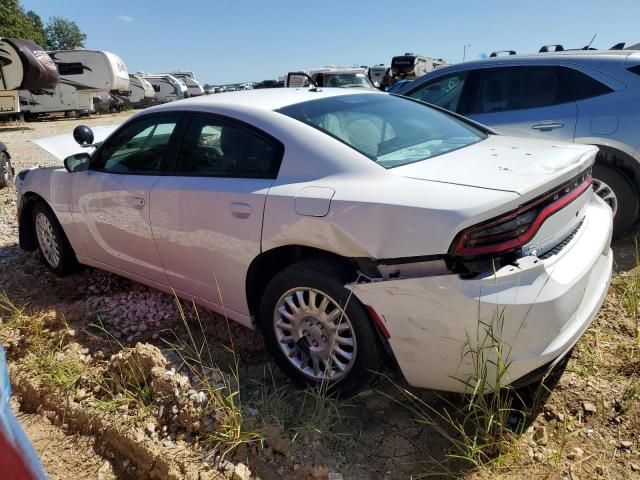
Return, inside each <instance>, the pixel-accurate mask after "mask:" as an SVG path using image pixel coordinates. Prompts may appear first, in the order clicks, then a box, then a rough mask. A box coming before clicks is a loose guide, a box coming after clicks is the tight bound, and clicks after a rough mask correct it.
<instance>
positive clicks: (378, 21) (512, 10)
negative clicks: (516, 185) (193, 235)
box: [22, 0, 640, 84]
mask: <svg viewBox="0 0 640 480" xmlns="http://www.w3.org/2000/svg"><path fill="white" fill-rule="evenodd" d="M22 5H23V7H24V8H25V9H26V10H30V9H31V10H34V11H35V12H37V13H38V14H39V15H40V16H41V17H42V18H43V20H44V21H45V22H46V20H47V18H48V17H50V16H62V17H67V18H69V19H71V20H74V21H75V22H77V23H78V25H79V26H80V28H81V29H82V30H83V31H84V33H86V34H87V42H86V46H87V47H88V48H94V49H99V50H110V51H112V52H114V53H116V54H118V55H119V56H120V57H122V59H123V60H124V61H125V63H126V64H127V67H128V69H129V71H130V72H135V71H139V70H142V71H146V72H160V71H169V70H178V69H182V70H193V71H194V72H196V74H197V76H198V77H199V79H200V80H201V81H202V82H203V83H205V82H207V83H212V84H221V83H233V82H243V81H251V80H256V81H260V80H263V79H269V78H276V77H277V76H278V75H283V74H284V73H286V72H287V71H290V70H296V69H301V68H313V67H320V66H324V65H329V64H335V65H347V66H351V65H375V64H377V63H387V64H388V63H389V62H390V60H391V57H393V56H394V55H400V54H402V53H404V52H410V51H412V52H419V53H422V54H424V55H427V56H432V57H437V58H444V59H447V60H449V61H450V62H459V61H461V60H462V53H463V46H464V45H465V44H470V45H471V47H469V48H468V49H467V59H472V58H478V56H479V55H481V54H483V53H489V52H491V51H492V50H504V49H514V50H517V51H518V52H531V51H537V49H538V48H539V47H540V46H541V45H543V44H547V43H561V44H563V45H565V47H581V46H583V45H585V44H587V43H588V42H589V41H590V40H591V37H592V36H593V35H594V34H595V33H598V36H597V38H596V40H595V42H594V46H597V47H599V48H608V47H610V46H611V45H613V44H615V43H617V42H625V41H626V42H627V43H628V44H633V43H637V42H640V34H639V33H638V18H640V2H639V1H638V0H617V1H615V2H612V1H602V0H582V1H576V0H556V1H550V0H535V1H526V2H525V1H517V0H511V1H507V0H485V1H472V0H460V1H458V2H455V1H449V2H442V1H438V2H432V1H427V0H423V1H418V0H416V1H414V0H405V1H402V2H397V1H396V2H393V1H378V0H368V1H362V0H359V1H357V2H356V1H349V0H342V1H334V0H320V1H311V0H307V1H301V0H295V1H290V0H282V1H279V0H270V1H269V0H209V1H204V0H188V1H180V0H174V1H165V0H156V1H153V2H148V1H134V0H128V1H124V0H108V1H104V0H101V1H97V0H65V1H60V0H22Z"/></svg>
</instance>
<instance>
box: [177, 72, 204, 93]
mask: <svg viewBox="0 0 640 480" xmlns="http://www.w3.org/2000/svg"><path fill="white" fill-rule="evenodd" d="M169 75H172V76H174V77H176V78H177V79H178V80H180V81H182V82H183V83H184V84H185V85H186V86H187V96H188V97H197V96H199V95H204V88H202V85H200V82H198V80H197V79H196V77H195V75H194V74H193V72H170V73H169Z"/></svg>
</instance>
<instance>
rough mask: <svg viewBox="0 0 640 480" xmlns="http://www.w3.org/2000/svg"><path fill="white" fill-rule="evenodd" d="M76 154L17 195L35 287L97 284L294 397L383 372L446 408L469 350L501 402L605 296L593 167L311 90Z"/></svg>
mask: <svg viewBox="0 0 640 480" xmlns="http://www.w3.org/2000/svg"><path fill="white" fill-rule="evenodd" d="M74 136H75V137H76V139H77V140H78V141H79V142H80V143H85V144H86V143H89V144H91V143H92V142H93V134H92V132H91V131H90V130H89V129H88V128H87V127H84V128H79V129H78V128H77V129H76V131H75V132H74ZM91 146H95V147H97V148H95V150H94V151H93V152H92V153H91V154H89V153H87V151H89V150H92V148H84V153H79V154H75V155H72V156H69V157H68V158H66V159H65V167H66V168H38V169H33V170H28V171H23V172H21V173H20V174H19V175H18V177H17V180H16V184H17V189H18V196H19V208H18V215H19V220H20V245H21V247H22V248H24V249H26V250H34V249H36V248H39V249H40V251H41V253H42V258H43V260H44V262H45V264H46V265H47V266H48V267H49V268H50V269H51V270H53V271H54V272H55V273H58V274H62V275H63V274H68V273H70V272H72V271H73V270H75V269H76V267H77V266H78V264H84V265H90V266H92V267H97V268H101V269H105V270H109V271H111V272H114V273H117V274H119V275H123V276H126V277H129V278H131V279H133V280H136V281H139V282H142V283H145V284H147V285H151V286H153V287H156V288H159V289H161V290H164V291H167V292H171V291H173V292H175V293H176V294H177V295H179V296H180V297H182V298H185V299H188V300H194V301H195V302H197V303H199V304H201V305H204V306H206V307H208V308H211V309H213V310H215V311H217V312H220V313H222V314H224V315H226V316H227V317H228V318H230V319H232V320H235V321H237V322H239V323H241V324H243V325H246V326H247V327H249V328H259V329H260V330H261V331H262V333H263V334H264V337H265V339H266V343H267V345H268V348H269V350H270V351H271V353H272V355H273V356H274V357H275V359H276V361H277V363H278V364H279V366H280V367H281V368H282V369H283V370H284V371H285V372H286V373H287V374H288V375H289V376H290V377H291V378H292V379H294V380H295V381H297V382H299V383H302V384H304V383H307V384H318V383H322V382H326V383H329V384H330V385H334V386H335V387H336V388H339V389H340V390H341V391H343V392H354V391H356V390H357V389H358V388H360V387H362V386H363V385H365V384H366V383H367V382H368V381H369V380H370V379H371V378H372V376H373V375H374V374H375V372H376V371H379V370H380V369H381V366H382V364H383V361H384V360H385V358H387V357H391V358H393V359H394V360H395V361H396V362H397V364H398V365H399V367H400V369H401V370H402V373H403V374H404V376H405V377H406V379H407V381H408V382H409V383H410V384H412V385H414V386H418V387H426V388H435V389H441V390H450V391H463V390H464V389H465V386H466V385H467V384H468V383H469V382H471V383H473V381H474V380H475V379H474V375H476V372H477V371H478V369H477V368H476V366H475V364H476V363H477V360H478V358H480V356H478V355H477V354H476V355H474V354H473V352H478V351H482V350H483V348H484V347H485V346H486V342H487V340H489V341H491V342H495V341H497V342H499V343H500V345H501V346H503V347H504V348H502V352H503V355H504V357H503V358H502V359H501V361H502V362H503V363H504V364H505V365H507V366H508V368H507V372H506V375H507V376H506V377H503V378H502V381H503V382H504V381H505V380H506V381H509V382H517V383H523V384H524V383H526V382H529V381H532V380H533V379H535V378H537V376H539V372H540V371H541V369H543V368H546V367H547V366H549V365H550V364H552V363H553V362H556V361H558V360H559V359H560V358H562V357H563V356H564V355H565V354H566V353H567V352H568V351H569V350H570V349H571V348H572V347H573V345H574V344H575V342H577V341H578V339H579V338H580V336H581V335H582V334H583V333H584V331H585V330H586V329H587V327H588V326H589V325H590V323H591V321H592V320H593V318H594V316H595V315H596V313H597V312H598V309H599V308H600V305H601V303H602V301H603V299H604V296H605V294H606V291H607V288H608V284H609V280H610V276H611V266H612V254H611V251H610V239H611V228H612V227H611V226H612V220H611V217H612V215H611V211H610V209H609V207H608V206H607V205H606V204H605V203H604V202H603V201H602V200H600V199H599V198H598V197H597V196H595V195H594V193H593V190H592V186H591V167H592V164H593V161H594V157H595V155H596V152H597V149H596V148H594V147H589V146H582V145H572V144H563V143H551V142H543V141H536V140H525V139H517V138H510V137H504V136H500V135H496V134H494V133H493V132H492V131H490V130H488V129H486V128H485V127H482V126H480V125H478V124H475V123H472V122H470V121H467V120H465V119H463V118H461V117H458V116H456V115H455V114H450V113H446V112H444V111H440V110H438V109H436V108H433V107H431V106H427V105H425V104H423V103H420V102H418V101H415V100H412V99H406V98H401V97H396V96H392V95H388V94H385V93H381V92H377V93H376V92H369V91H367V92H356V91H353V90H345V89H319V88H311V89H273V90H254V91H247V92H237V93H229V94H222V95H215V96H212V97H199V98H195V99H189V100H185V101H179V102H173V103H171V104H167V105H163V106H160V107H154V108H150V109H147V110H145V111H143V112H140V113H138V114H136V115H134V116H132V117H131V118H130V119H129V120H128V121H127V122H126V123H124V124H123V125H122V126H120V127H119V128H117V129H116V130H115V131H114V132H113V133H111V134H110V135H109V136H108V137H107V138H106V140H104V142H101V143H100V144H97V145H89V147H91ZM75 147H76V149H78V150H83V148H80V147H79V146H78V145H76V146H75ZM84 147H87V145H84ZM491 352H495V349H490V348H487V349H486V354H485V355H482V356H481V357H482V358H483V359H485V361H487V367H488V371H489V374H490V375H492V374H495V373H496V372H494V371H493V370H492V365H493V363H492V360H493V361H495V358H493V359H492V355H494V354H492V353H491ZM488 380H489V382H491V379H490V378H489V379H488Z"/></svg>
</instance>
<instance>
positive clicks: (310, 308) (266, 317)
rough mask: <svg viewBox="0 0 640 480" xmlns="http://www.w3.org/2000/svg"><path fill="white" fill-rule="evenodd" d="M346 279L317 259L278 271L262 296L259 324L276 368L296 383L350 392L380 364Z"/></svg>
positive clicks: (377, 349)
mask: <svg viewBox="0 0 640 480" xmlns="http://www.w3.org/2000/svg"><path fill="white" fill-rule="evenodd" d="M348 278H349V277H348V275H347V274H346V273H345V272H344V271H343V270H342V269H341V268H340V267H338V266H334V265H331V264H328V263H324V262H321V261H315V260H314V261H302V262H298V263H296V264H294V265H292V266H290V267H288V268H286V269H285V270H283V271H282V272H280V273H278V274H277V275H276V276H275V277H274V278H273V279H272V280H271V282H270V283H269V284H268V285H267V288H266V290H265V292H264V295H263V297H262V302H261V307H260V324H261V328H262V331H263V335H264V337H265V340H266V343H267V346H268V348H269V350H270V352H271V354H272V355H273V357H274V358H275V360H276V362H277V363H278V365H279V366H280V368H281V369H282V370H283V371H284V372H285V373H286V374H287V375H288V376H289V377H290V378H291V379H292V380H294V381H295V382H296V383H298V384H300V385H311V386H320V385H324V386H326V387H327V388H328V389H331V390H332V391H337V392H340V393H341V394H342V395H349V394H353V393H356V392H357V391H358V390H359V389H360V388H362V387H363V386H365V385H367V384H368V383H369V382H370V381H371V379H372V378H373V376H374V375H375V372H377V371H379V370H380V368H381V366H382V358H383V354H382V349H381V345H380V341H379V340H378V338H377V336H376V333H375V331H374V330H373V327H372V325H371V322H370V320H369V318H368V315H367V312H366V311H365V309H364V307H363V306H362V304H361V303H360V302H359V300H358V299H357V298H356V297H355V296H353V295H351V292H350V291H349V290H347V289H346V288H345V287H344V285H345V283H347V282H348V281H349V280H348Z"/></svg>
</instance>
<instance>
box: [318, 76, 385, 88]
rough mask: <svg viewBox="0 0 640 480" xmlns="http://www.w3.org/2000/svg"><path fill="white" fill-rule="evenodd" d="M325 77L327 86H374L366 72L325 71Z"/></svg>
mask: <svg viewBox="0 0 640 480" xmlns="http://www.w3.org/2000/svg"><path fill="white" fill-rule="evenodd" d="M324 78H325V80H324V86H325V87H338V88H354V87H355V88H357V87H364V88H371V87H372V86H373V85H372V84H371V82H370V81H369V79H368V78H367V77H366V76H365V74H364V73H338V74H332V73H325V74H324Z"/></svg>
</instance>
